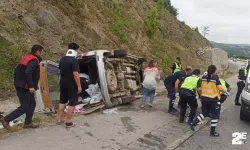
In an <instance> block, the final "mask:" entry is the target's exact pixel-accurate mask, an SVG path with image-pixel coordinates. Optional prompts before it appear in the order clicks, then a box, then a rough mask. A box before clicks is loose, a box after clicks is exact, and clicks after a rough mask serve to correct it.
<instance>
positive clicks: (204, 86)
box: [201, 79, 220, 99]
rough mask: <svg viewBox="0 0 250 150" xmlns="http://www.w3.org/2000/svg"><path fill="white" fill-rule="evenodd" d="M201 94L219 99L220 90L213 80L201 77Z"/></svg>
mask: <svg viewBox="0 0 250 150" xmlns="http://www.w3.org/2000/svg"><path fill="white" fill-rule="evenodd" d="M201 96H204V97H207V98H211V99H214V98H216V97H218V99H220V90H219V89H218V88H217V85H216V81H215V80H210V81H208V82H207V79H202V82H201Z"/></svg>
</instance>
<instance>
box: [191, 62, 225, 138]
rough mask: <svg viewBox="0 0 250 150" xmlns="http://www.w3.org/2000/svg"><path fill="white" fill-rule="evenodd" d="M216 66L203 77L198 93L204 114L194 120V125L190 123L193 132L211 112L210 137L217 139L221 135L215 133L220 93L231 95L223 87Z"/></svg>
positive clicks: (210, 67)
mask: <svg viewBox="0 0 250 150" xmlns="http://www.w3.org/2000/svg"><path fill="white" fill-rule="evenodd" d="M215 71H216V66H214V65H210V66H209V67H208V70H207V73H208V74H207V75H206V76H203V77H202V80H200V82H199V84H198V87H199V88H198V91H199V93H200V96H201V103H202V113H201V114H200V115H198V116H197V118H195V119H194V121H193V122H192V123H190V128H191V130H193V131H194V130H195V126H196V125H197V123H199V122H200V121H202V120H203V119H205V117H207V116H208V114H209V112H210V111H211V115H212V117H211V118H212V120H211V127H210V136H212V137H217V136H219V133H217V132H216V131H215V128H216V126H217V122H218V109H220V108H219V105H218V103H219V100H220V95H221V93H220V91H221V92H222V93H226V94H227V95H229V93H228V92H227V91H226V89H224V88H223V87H222V86H221V83H220V80H219V77H218V76H217V75H216V72H215Z"/></svg>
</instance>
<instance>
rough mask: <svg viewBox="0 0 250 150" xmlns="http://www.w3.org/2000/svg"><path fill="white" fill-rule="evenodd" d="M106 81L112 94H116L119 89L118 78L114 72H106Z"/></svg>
mask: <svg viewBox="0 0 250 150" xmlns="http://www.w3.org/2000/svg"><path fill="white" fill-rule="evenodd" d="M106 78H107V79H106V80H107V85H108V90H109V91H110V92H114V91H115V90H116V89H117V78H116V75H115V72H114V70H111V69H107V70H106Z"/></svg>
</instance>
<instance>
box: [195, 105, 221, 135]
mask: <svg viewBox="0 0 250 150" xmlns="http://www.w3.org/2000/svg"><path fill="white" fill-rule="evenodd" d="M201 109H202V113H201V114H199V115H198V116H197V118H196V119H195V120H194V122H193V123H194V125H196V124H197V123H198V122H200V121H202V120H204V119H205V118H206V117H207V116H208V114H209V113H210V112H211V115H212V116H211V118H212V120H211V131H210V132H215V128H216V126H217V122H218V112H219V111H218V110H219V109H220V104H218V103H217V102H208V101H202V107H201Z"/></svg>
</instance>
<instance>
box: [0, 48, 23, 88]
mask: <svg viewBox="0 0 250 150" xmlns="http://www.w3.org/2000/svg"><path fill="white" fill-rule="evenodd" d="M26 52H27V51H26V50H25V47H24V46H20V45H7V44H4V43H1V44H0V54H1V55H0V68H1V69H0V74H1V76H0V88H1V89H8V90H10V89H13V75H14V68H15V67H16V65H17V64H18V62H19V60H20V58H21V57H22V56H23V55H24V54H25V53H26Z"/></svg>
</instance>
